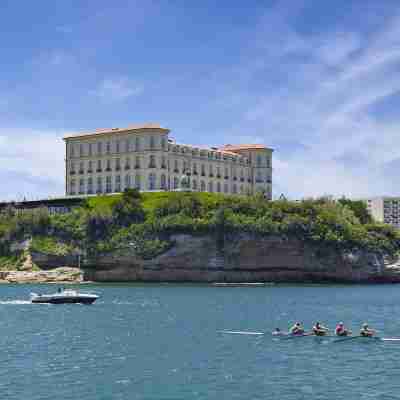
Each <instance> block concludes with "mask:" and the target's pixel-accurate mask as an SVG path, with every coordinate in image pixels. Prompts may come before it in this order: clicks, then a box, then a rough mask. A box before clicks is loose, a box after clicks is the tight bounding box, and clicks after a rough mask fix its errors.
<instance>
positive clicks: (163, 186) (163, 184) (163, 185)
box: [160, 174, 167, 190]
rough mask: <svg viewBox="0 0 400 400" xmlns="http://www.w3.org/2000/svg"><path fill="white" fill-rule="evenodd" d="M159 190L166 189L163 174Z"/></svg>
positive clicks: (165, 180)
mask: <svg viewBox="0 0 400 400" xmlns="http://www.w3.org/2000/svg"><path fill="white" fill-rule="evenodd" d="M160 187H161V189H163V190H166V189H167V179H166V177H165V175H164V174H162V175H161V184H160Z"/></svg>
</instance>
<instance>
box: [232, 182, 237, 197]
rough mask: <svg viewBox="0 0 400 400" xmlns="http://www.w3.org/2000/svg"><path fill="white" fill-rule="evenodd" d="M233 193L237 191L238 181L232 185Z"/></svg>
mask: <svg viewBox="0 0 400 400" xmlns="http://www.w3.org/2000/svg"><path fill="white" fill-rule="evenodd" d="M232 193H235V194H236V193H237V186H236V183H234V184H233V186H232Z"/></svg>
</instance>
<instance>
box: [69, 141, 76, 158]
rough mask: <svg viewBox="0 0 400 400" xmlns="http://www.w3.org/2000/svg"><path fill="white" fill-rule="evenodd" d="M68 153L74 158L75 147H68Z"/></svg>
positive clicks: (72, 145)
mask: <svg viewBox="0 0 400 400" xmlns="http://www.w3.org/2000/svg"><path fill="white" fill-rule="evenodd" d="M69 152H70V155H71V157H75V145H74V144H73V143H71V144H70V145H69Z"/></svg>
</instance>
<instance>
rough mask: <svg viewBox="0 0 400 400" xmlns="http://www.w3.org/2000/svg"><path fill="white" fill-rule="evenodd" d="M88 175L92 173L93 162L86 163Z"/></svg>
mask: <svg viewBox="0 0 400 400" xmlns="http://www.w3.org/2000/svg"><path fill="white" fill-rule="evenodd" d="M87 172H88V173H89V174H91V173H92V172H93V161H89V163H88V171H87Z"/></svg>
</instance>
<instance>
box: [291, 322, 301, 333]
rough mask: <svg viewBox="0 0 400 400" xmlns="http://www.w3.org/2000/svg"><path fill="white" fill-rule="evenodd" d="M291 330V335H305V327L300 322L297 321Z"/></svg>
mask: <svg viewBox="0 0 400 400" xmlns="http://www.w3.org/2000/svg"><path fill="white" fill-rule="evenodd" d="M289 332H290V334H291V335H304V328H303V327H302V325H301V323H300V322H296V323H295V324H294V325H293V326H292V327H291V328H290V329H289Z"/></svg>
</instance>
